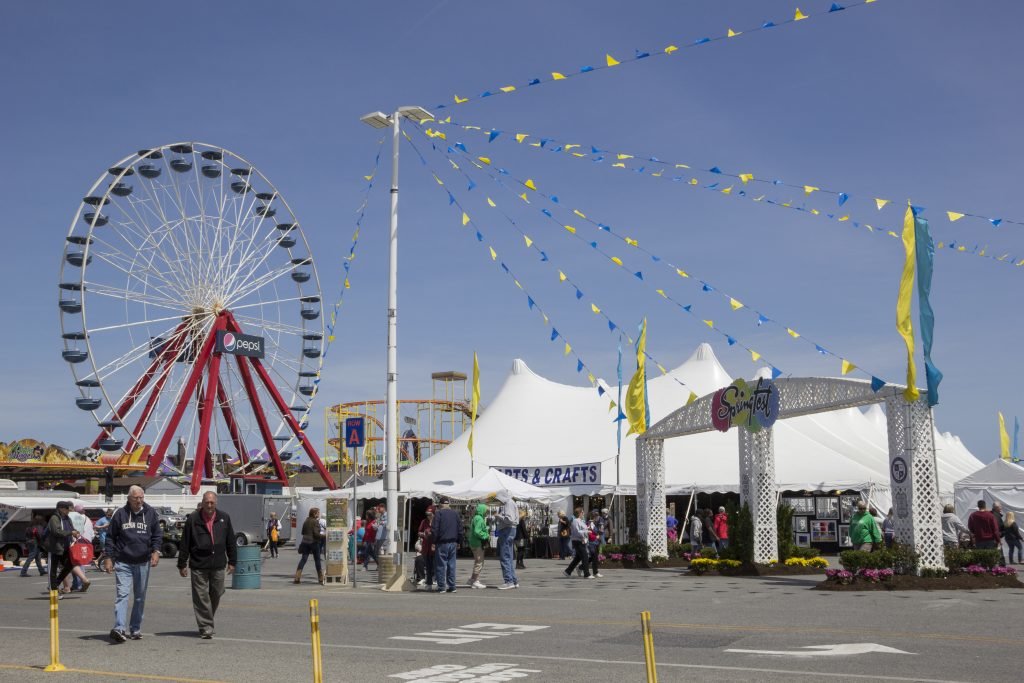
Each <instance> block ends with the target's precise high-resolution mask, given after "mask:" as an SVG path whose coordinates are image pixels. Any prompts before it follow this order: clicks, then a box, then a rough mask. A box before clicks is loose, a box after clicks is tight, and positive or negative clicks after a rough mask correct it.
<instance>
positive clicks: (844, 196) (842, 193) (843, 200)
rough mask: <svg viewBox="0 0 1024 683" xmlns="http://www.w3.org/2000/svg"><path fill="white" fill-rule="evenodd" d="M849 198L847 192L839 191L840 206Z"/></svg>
mask: <svg viewBox="0 0 1024 683" xmlns="http://www.w3.org/2000/svg"><path fill="white" fill-rule="evenodd" d="M849 198H850V195H848V194H846V193H845V192H840V193H839V206H842V205H843V204H845V203H846V200H847V199H849Z"/></svg>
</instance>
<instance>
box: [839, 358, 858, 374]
mask: <svg viewBox="0 0 1024 683" xmlns="http://www.w3.org/2000/svg"><path fill="white" fill-rule="evenodd" d="M856 369H857V366H856V365H854V364H853V363H851V362H850V361H848V360H846V359H845V358H844V359H843V367H842V372H843V374H844V375H848V374H850V372H851V371H853V370H856Z"/></svg>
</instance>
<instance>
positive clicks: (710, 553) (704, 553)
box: [700, 546, 718, 559]
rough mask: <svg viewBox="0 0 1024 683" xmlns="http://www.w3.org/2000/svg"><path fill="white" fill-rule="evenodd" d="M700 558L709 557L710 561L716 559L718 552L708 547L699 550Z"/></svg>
mask: <svg viewBox="0 0 1024 683" xmlns="http://www.w3.org/2000/svg"><path fill="white" fill-rule="evenodd" d="M700 556H701V557H710V558H712V559H718V551H717V550H715V549H714V548H712V547H710V546H708V547H707V548H701V550H700Z"/></svg>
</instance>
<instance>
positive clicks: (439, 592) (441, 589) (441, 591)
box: [434, 588, 444, 595]
mask: <svg viewBox="0 0 1024 683" xmlns="http://www.w3.org/2000/svg"><path fill="white" fill-rule="evenodd" d="M434 592H435V593H437V594H438V595H440V594H441V593H444V589H443V588H438V589H437V590H436V591H434Z"/></svg>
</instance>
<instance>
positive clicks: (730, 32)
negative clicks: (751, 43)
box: [726, 29, 743, 38]
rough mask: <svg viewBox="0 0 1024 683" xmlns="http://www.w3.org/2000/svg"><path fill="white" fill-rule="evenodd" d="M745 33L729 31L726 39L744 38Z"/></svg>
mask: <svg viewBox="0 0 1024 683" xmlns="http://www.w3.org/2000/svg"><path fill="white" fill-rule="evenodd" d="M742 35H743V31H733V30H732V29H729V33H727V34H726V38H735V37H736V36H742Z"/></svg>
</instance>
